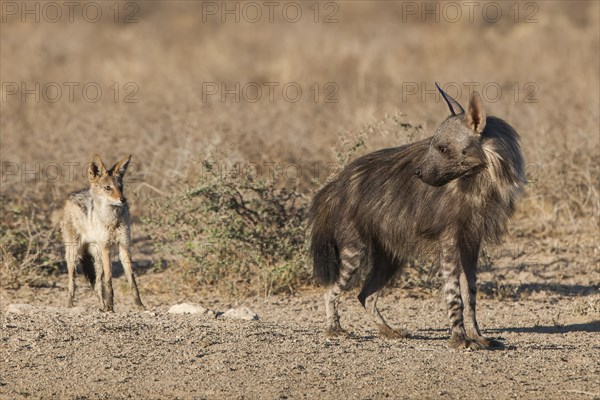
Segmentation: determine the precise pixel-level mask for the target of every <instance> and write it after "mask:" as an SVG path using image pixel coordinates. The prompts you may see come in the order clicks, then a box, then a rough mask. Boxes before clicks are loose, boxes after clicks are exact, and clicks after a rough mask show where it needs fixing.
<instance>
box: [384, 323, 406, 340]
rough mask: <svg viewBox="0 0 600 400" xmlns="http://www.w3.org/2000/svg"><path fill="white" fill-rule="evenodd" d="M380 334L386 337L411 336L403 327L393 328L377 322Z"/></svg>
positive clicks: (401, 337) (402, 337) (400, 337)
mask: <svg viewBox="0 0 600 400" xmlns="http://www.w3.org/2000/svg"><path fill="white" fill-rule="evenodd" d="M377 329H378V330H379V334H380V335H381V336H382V337H384V338H386V339H405V338H407V337H409V336H410V335H409V333H408V331H406V330H404V329H401V328H395V329H394V328H391V327H390V326H389V325H382V324H377Z"/></svg>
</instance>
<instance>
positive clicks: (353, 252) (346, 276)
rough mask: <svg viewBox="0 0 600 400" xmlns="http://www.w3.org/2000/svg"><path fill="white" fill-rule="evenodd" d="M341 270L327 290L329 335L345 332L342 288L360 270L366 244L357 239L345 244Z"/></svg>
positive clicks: (326, 311) (341, 251) (341, 252)
mask: <svg viewBox="0 0 600 400" xmlns="http://www.w3.org/2000/svg"><path fill="white" fill-rule="evenodd" d="M339 254H340V272H339V275H338V278H337V280H336V281H335V282H334V284H333V285H331V287H330V288H329V289H328V290H327V291H326V292H325V313H326V320H327V335H329V336H337V335H340V334H345V331H344V330H343V329H342V327H341V325H340V316H339V313H338V304H339V299H340V294H341V293H342V290H344V289H345V288H346V286H347V285H348V281H349V280H350V278H352V276H353V275H354V273H355V272H356V271H357V270H358V268H359V267H360V266H361V264H362V263H363V262H364V260H365V258H366V246H365V245H364V244H363V243H361V242H359V241H358V240H357V241H352V242H350V243H347V244H345V245H343V246H342V247H341V249H340V252H339Z"/></svg>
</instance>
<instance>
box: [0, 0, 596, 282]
mask: <svg viewBox="0 0 600 400" xmlns="http://www.w3.org/2000/svg"><path fill="white" fill-rule="evenodd" d="M138 4H139V7H140V11H139V13H138V14H137V18H138V19H139V22H138V23H135V24H115V23H113V22H112V20H111V19H110V18H107V19H106V20H103V21H101V22H99V23H96V24H91V23H87V22H85V21H84V20H82V19H81V18H78V19H77V20H76V21H75V22H74V23H69V22H68V21H62V22H60V23H56V24H52V23H43V22H42V23H39V24H36V23H20V22H19V21H18V20H16V19H14V18H12V19H9V20H8V21H7V22H6V23H2V26H1V30H2V35H1V37H0V47H1V49H2V50H1V51H2V57H1V61H0V67H1V72H2V81H3V82H17V83H19V84H20V83H21V82H26V83H27V85H28V87H32V86H33V85H34V83H35V82H40V83H41V84H42V85H43V84H44V83H47V82H80V83H81V86H83V84H84V83H86V82H97V83H98V84H99V85H100V86H101V87H102V88H103V90H104V93H103V97H102V99H101V100H100V101H99V102H97V103H90V102H86V101H84V100H83V99H82V98H81V95H80V92H77V91H76V92H75V93H76V96H75V100H74V101H73V102H69V101H67V100H66V99H65V98H63V99H62V100H61V101H59V102H57V103H49V102H46V101H43V100H42V101H40V102H39V103H36V102H35V101H33V99H32V98H31V97H29V98H28V100H27V101H25V102H21V101H20V100H19V98H18V97H17V96H8V100H7V101H6V102H3V103H2V104H1V106H2V119H1V121H0V133H1V154H0V158H1V161H2V163H3V175H2V203H3V204H2V213H3V218H2V239H1V242H0V245H1V246H2V267H1V269H0V272H1V273H2V285H3V286H5V287H6V286H18V285H21V284H28V283H31V282H32V281H34V279H32V278H31V276H37V275H40V274H42V275H44V274H45V273H46V272H48V271H56V270H60V263H59V261H58V260H60V258H61V253H60V244H59V243H58V244H57V242H59V240H58V237H57V236H56V235H55V234H54V233H52V232H53V231H52V227H53V220H52V218H51V215H52V213H53V211H54V210H56V209H57V208H59V207H60V205H61V203H62V201H63V200H64V198H65V197H66V194H67V193H68V192H69V191H70V190H73V189H76V188H79V187H82V186H84V185H85V182H84V181H83V179H82V176H81V173H80V172H81V170H82V168H83V166H84V165H85V163H86V162H87V160H88V159H89V157H90V155H91V154H93V153H94V152H99V153H100V154H101V155H102V156H103V157H104V158H107V159H109V161H114V160H116V159H117V158H118V157H122V156H123V155H124V154H128V153H133V160H134V162H135V165H134V166H135V167H136V168H135V173H134V174H133V176H132V177H131V178H130V180H129V182H128V183H127V187H128V191H129V197H130V203H131V204H132V207H133V209H132V213H133V215H134V216H135V217H137V218H143V217H148V216H149V215H150V214H151V212H155V211H156V210H157V208H156V207H155V206H154V205H156V204H172V203H171V201H172V199H173V198H174V197H177V196H180V195H182V194H183V193H185V192H186V190H187V189H188V188H190V187H191V186H193V185H194V184H195V183H197V182H198V177H199V174H201V173H202V165H203V162H204V161H205V159H206V157H207V156H206V154H208V153H209V150H210V149H214V148H218V149H229V150H228V151H227V152H226V153H225V154H223V155H222V160H221V161H222V162H224V163H226V164H227V165H233V164H234V163H236V162H237V163H241V164H242V165H252V166H256V165H259V166H262V170H261V176H260V177H261V178H264V179H267V180H268V179H269V175H268V172H267V171H268V170H269V168H270V167H274V168H279V170H280V172H281V171H283V172H286V171H287V172H288V175H285V174H284V175H281V176H284V177H285V179H284V178H280V179H279V180H277V182H275V183H277V184H278V185H279V186H283V187H287V188H288V189H290V188H293V187H295V188H297V189H298V190H299V191H300V193H301V194H302V195H303V196H305V197H306V198H309V197H310V195H311V192H312V191H313V190H314V189H315V188H317V187H318V186H319V185H320V184H322V183H323V182H324V181H325V179H327V177H328V176H330V174H331V173H333V172H334V171H335V169H336V167H337V166H338V165H339V163H340V162H344V161H346V160H344V159H343V158H344V154H352V156H353V157H354V156H356V155H358V154H361V153H363V152H366V151H372V150H374V149H377V148H380V147H383V146H391V145H396V144H401V143H406V142H408V141H412V140H416V139H419V138H423V137H426V136H428V135H429V134H431V132H432V130H433V129H434V127H435V126H436V124H437V123H439V122H440V121H441V120H442V119H443V118H444V117H445V115H446V111H445V107H444V106H443V105H442V103H440V102H439V99H437V101H435V100H436V99H434V97H433V96H432V95H427V96H421V95H413V96H407V97H406V98H403V93H402V90H403V87H406V84H407V83H411V82H416V83H418V84H419V85H421V84H426V85H427V88H428V89H432V88H433V81H434V80H436V81H440V82H459V83H464V82H479V83H480V84H479V88H481V87H482V86H483V84H484V83H487V82H498V83H499V84H500V85H502V86H503V87H505V88H507V87H510V83H511V82H517V86H518V87H519V93H518V96H517V97H518V98H517V100H518V101H515V99H514V92H513V91H510V90H508V91H507V92H506V93H505V95H503V96H502V98H501V99H500V100H499V101H497V102H494V103H491V102H488V103H487V106H488V111H489V112H490V113H491V114H494V115H498V116H501V117H503V118H505V119H507V120H508V121H509V122H510V123H511V124H513V125H514V126H515V127H516V129H517V131H518V132H519V133H520V134H521V136H522V146H523V151H524V154H525V157H526V159H527V161H528V163H530V164H529V169H528V177H529V180H530V184H529V185H528V189H527V194H526V197H525V198H524V199H523V201H522V202H521V204H520V208H519V212H518V215H517V216H516V218H515V223H514V224H513V229H512V231H511V234H510V236H509V237H508V238H507V242H509V243H517V244H523V243H525V242H528V241H533V242H535V243H536V244H538V251H539V253H540V257H541V258H542V259H543V260H542V261H541V262H540V265H543V264H544V263H550V262H552V260H553V259H560V258H561V257H563V258H564V257H566V258H567V259H568V260H569V266H568V268H569V269H570V275H569V274H568V273H567V275H568V276H567V278H568V279H571V278H572V279H574V282H580V283H587V284H588V285H589V284H591V285H598V283H599V282H600V279H599V276H598V257H599V255H598V254H599V249H598V245H597V243H598V218H599V215H600V214H599V202H600V200H599V191H600V188H599V180H600V154H599V148H600V138H599V135H598V123H599V119H600V116H599V114H598V110H599V109H600V94H599V92H598V87H600V78H599V76H598V73H597V71H598V70H599V69H600V61H599V56H598V48H600V38H599V20H598V15H599V9H598V8H599V7H600V6H599V4H598V3H596V2H591V1H590V2H585V1H584V2H568V3H567V2H560V1H556V2H554V1H544V2H540V3H539V12H538V14H537V15H536V17H537V18H538V20H539V22H538V23H529V24H528V23H517V24H515V23H513V22H511V21H510V18H509V19H506V20H504V19H503V20H502V21H501V22H499V23H497V24H489V23H486V22H485V21H483V20H482V19H481V18H476V20H475V22H473V23H469V22H468V21H460V22H459V23H454V24H449V23H444V22H442V23H420V22H418V21H414V20H411V21H410V22H407V23H403V22H402V20H401V17H402V7H401V4H402V3H400V2H397V3H389V2H385V4H384V2H366V1H364V2H363V1H359V2H340V3H338V4H339V13H338V19H339V22H338V23H335V24H323V23H317V24H315V23H314V22H313V21H312V20H311V19H310V18H303V19H302V20H301V21H300V22H299V23H296V24H290V23H286V22H285V21H282V20H280V19H278V20H277V21H276V22H275V23H259V24H250V23H239V24H236V23H225V24H223V23H219V22H218V21H215V20H209V22H207V23H203V22H202V14H201V12H202V6H201V4H200V3H199V2H198V3H197V2H172V3H167V2H150V1H142V2H138ZM105 11H106V10H105ZM114 82H119V86H120V88H121V92H120V99H119V100H120V101H118V102H116V103H115V102H114V100H113V92H112V91H111V90H110V89H109V87H110V86H111V85H112V84H113V83H114ZM126 82H135V83H136V84H137V85H138V87H139V92H138V93H137V94H136V95H135V98H137V99H138V100H139V102H138V103H125V102H123V99H124V96H125V94H126V93H128V91H127V90H125V88H124V85H125V83H126ZM203 82H217V83H221V82H224V83H226V84H227V85H229V87H232V86H233V85H234V84H235V83H236V82H240V83H241V85H242V86H243V85H244V84H245V83H247V82H256V83H258V84H264V83H265V82H279V83H280V84H281V86H283V84H285V83H287V82H297V83H298V84H300V86H301V87H302V88H303V90H304V95H303V97H302V99H301V100H300V101H299V102H297V103H290V102H286V101H285V100H284V99H283V98H282V97H281V95H280V92H279V95H276V96H275V99H274V101H273V102H269V101H268V100H266V99H265V97H263V100H261V101H258V102H256V103H250V102H246V101H240V102H239V103H237V102H235V101H232V100H231V97H230V98H229V99H230V100H228V101H226V102H221V101H219V100H218V99H217V97H218V96H213V97H211V98H210V99H209V101H207V102H203V98H202V83H203ZM314 82H317V83H318V85H319V87H320V89H321V93H320V96H321V98H320V101H319V102H317V103H315V102H314V101H313V100H312V92H311V90H310V86H311V85H312V84H313V83H314ZM327 82H335V84H336V85H337V87H338V88H339V91H338V92H337V95H336V98H337V99H338V102H337V103H325V102H323V97H324V96H325V95H326V91H325V90H324V88H325V84H326V83H327ZM527 82H534V83H535V85H536V87H537V88H538V89H539V90H538V91H537V94H536V98H537V99H538V100H539V101H538V102H535V103H527V102H524V101H523V100H524V99H525V97H526V95H527V93H528V90H526V89H525V84H526V83H527ZM81 86H80V87H81ZM281 86H280V87H281ZM463 89H465V90H466V87H465V86H463ZM465 90H463V94H462V96H461V100H462V101H463V102H464V101H465V100H466V98H467V95H466V92H465ZM78 93H79V94H78ZM276 93H277V92H276ZM63 97H64V96H63ZM388 115H393V116H396V115H402V117H399V119H398V117H386V116H388ZM379 121H381V122H379ZM402 124H409V125H410V126H411V127H413V128H414V127H417V126H421V128H420V129H418V128H414V129H405V128H404V127H403V126H402ZM361 132H362V133H364V135H361ZM347 137H350V139H344V138H347ZM357 137H359V138H361V141H362V142H361V144H360V146H359V148H357V149H353V148H352V146H353V145H354V143H355V141H354V140H355V138H357ZM340 138H341V139H340ZM334 148H336V149H338V150H337V153H336V151H332V149H334ZM355 150H357V151H356V152H355ZM340 157H341V158H340ZM71 162H74V163H79V164H78V167H77V172H78V174H77V176H76V178H75V179H69V176H67V174H66V172H67V167H66V166H65V163H71ZM7 163H12V164H7ZM35 163H38V164H39V165H40V168H41V171H40V172H42V173H40V174H39V175H38V176H37V178H33V179H32V177H31V176H30V179H22V178H23V177H22V176H20V175H19V176H15V175H12V173H11V171H12V170H9V169H7V168H8V167H7V166H8V165H12V166H14V165H17V166H18V168H20V170H21V171H22V169H23V165H24V164H26V165H27V167H28V168H30V169H31V168H34V164H35ZM50 163H58V164H59V165H60V166H62V172H63V176H62V178H60V179H57V180H56V181H55V180H53V179H48V178H47V177H46V176H44V174H43V172H44V170H43V167H44V166H47V165H49V164H50ZM316 165H318V166H319V167H318V168H316ZM290 168H291V169H290ZM300 168H301V169H300ZM289 171H292V172H291V173H290V172H289ZM298 171H301V172H298ZM50 172H52V171H50ZM290 176H291V178H290ZM181 211H182V212H181V213H180V214H177V216H174V217H173V219H171V220H168V221H167V219H166V216H167V214H166V213H165V214H164V215H162V217H163V220H164V221H165V223H164V224H163V225H162V226H160V229H162V230H167V231H170V232H172V233H173V234H174V235H175V236H177V234H183V232H182V231H181V230H182V229H183V228H184V227H185V226H187V225H189V220H188V218H189V219H191V220H194V218H193V217H191V214H192V213H194V212H195V211H196V210H195V209H189V210H181ZM199 223H200V222H199ZM197 228H200V227H197ZM157 229H158V228H157V227H156V226H155V225H148V224H140V223H136V225H135V227H134V233H135V236H136V237H137V239H138V246H139V257H138V258H143V259H147V260H149V261H150V262H153V263H154V265H155V266H156V267H157V268H159V269H160V268H175V269H176V268H183V269H186V268H187V267H185V266H186V261H185V257H183V256H181V257H180V255H179V254H170V257H168V262H166V263H161V262H160V260H165V259H166V258H165V254H164V251H162V250H161V248H160V247H154V249H151V248H149V247H148V243H147V240H146V241H144V240H143V239H144V238H147V237H148V236H150V237H157V235H156V230H157ZM202 237H203V236H201V235H200V236H198V238H202ZM273 240H277V238H276V237H274V238H273ZM557 243H558V244H559V245H557ZM154 244H155V245H164V243H154ZM298 248H300V246H298ZM559 248H562V249H563V250H564V252H565V253H564V254H561V253H560V249H559ZM556 249H559V250H556ZM498 258H500V259H502V257H498ZM508 265H509V266H511V268H512V269H511V271H513V272H514V271H516V270H517V269H518V268H519V264H518V263H516V262H515V261H514V260H513V261H508ZM552 265H554V264H552ZM531 268H534V267H531ZM557 268H558V267H557ZM299 270H300V271H305V269H302V268H300V269H299ZM148 271H150V272H151V271H152V270H151V269H149V270H148ZM500 271H504V270H503V269H500ZM535 271H537V270H535ZM561 271H562V270H561ZM559 272H560V271H559ZM560 273H563V272H560ZM32 274H33V275H32ZM252 274H253V273H249V275H250V277H248V279H250V280H252V279H253V278H252ZM515 274H516V272H515ZM298 276H299V277H300V278H299V281H298V282H304V280H305V278H306V276H305V275H304V274H303V273H302V274H299V275H298ZM507 276H510V274H509V273H505V272H498V273H497V274H496V275H495V276H494V279H499V280H500V281H502V279H508V278H507ZM559 276H560V275H555V278H556V277H559ZM569 277H570V278H569ZM540 279H542V278H540ZM201 282H203V283H205V284H206V283H207V281H201ZM263 283H264V282H263ZM261 285H262V284H261ZM500 285H502V284H500ZM242 286H243V285H242ZM292 286H293V285H292ZM498 287H499V288H500V287H502V286H498Z"/></svg>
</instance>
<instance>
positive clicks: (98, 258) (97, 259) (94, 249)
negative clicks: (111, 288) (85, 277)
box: [89, 244, 104, 310]
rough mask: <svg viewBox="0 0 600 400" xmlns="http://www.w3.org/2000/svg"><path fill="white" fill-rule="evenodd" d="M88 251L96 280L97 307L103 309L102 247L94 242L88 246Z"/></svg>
mask: <svg viewBox="0 0 600 400" xmlns="http://www.w3.org/2000/svg"><path fill="white" fill-rule="evenodd" d="M89 251H90V253H91V255H92V258H93V259H94V269H95V272H96V281H95V283H94V291H95V292H96V295H97V296H98V302H99V304H100V305H99V308H100V310H104V289H103V285H102V282H104V271H103V264H102V263H103V261H102V249H101V248H100V246H99V245H97V244H94V245H90V246H89Z"/></svg>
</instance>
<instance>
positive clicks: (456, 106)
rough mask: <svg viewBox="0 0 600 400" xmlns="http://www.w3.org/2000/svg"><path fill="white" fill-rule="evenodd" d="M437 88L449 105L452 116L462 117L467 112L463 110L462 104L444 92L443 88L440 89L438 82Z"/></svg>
mask: <svg viewBox="0 0 600 400" xmlns="http://www.w3.org/2000/svg"><path fill="white" fill-rule="evenodd" d="M435 87H436V88H437V90H438V91H439V92H440V94H441V95H442V97H443V98H444V101H445V102H446V104H447V105H448V108H449V109H450V114H452V116H453V117H454V116H455V115H460V114H463V113H464V112H465V110H464V109H463V108H462V106H461V105H460V103H459V102H458V101H456V100H454V99H453V98H452V97H451V96H450V95H449V94H448V93H446V92H444V91H443V90H442V88H441V87H440V85H438V83H437V82H436V83H435Z"/></svg>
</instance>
